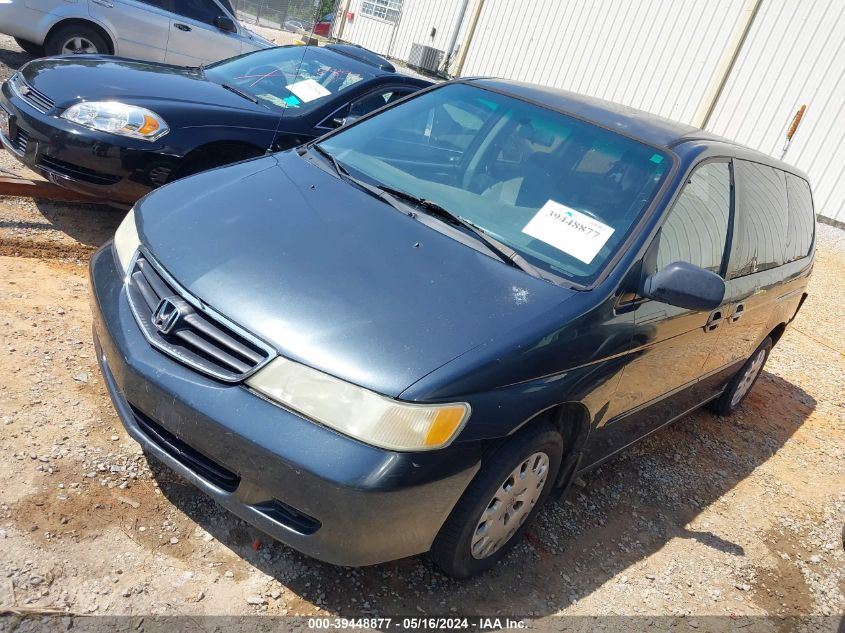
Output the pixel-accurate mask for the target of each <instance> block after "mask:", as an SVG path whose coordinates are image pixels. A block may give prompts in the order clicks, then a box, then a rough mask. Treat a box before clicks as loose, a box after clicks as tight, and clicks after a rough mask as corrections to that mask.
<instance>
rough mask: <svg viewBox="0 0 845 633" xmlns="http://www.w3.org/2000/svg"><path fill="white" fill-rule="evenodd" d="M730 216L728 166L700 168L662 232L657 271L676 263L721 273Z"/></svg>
mask: <svg viewBox="0 0 845 633" xmlns="http://www.w3.org/2000/svg"><path fill="white" fill-rule="evenodd" d="M730 215H731V173H730V166H729V165H728V163H727V162H713V163H705V164H704V165H701V166H700V167H697V168H696V169H695V171H693V172H692V175H691V176H690V178H689V180H687V184H686V185H684V188H683V190H682V191H681V194H680V195H679V196H678V199H677V200H676V201H675V206H674V207H672V210H671V211H670V212H669V217H668V218H666V222H664V224H663V227H662V228H661V230H660V244H659V245H658V247H657V269H658V270H661V269H663V268H665V267H666V266H667V265H669V264H671V263H672V262H688V263H690V264H694V265H696V266H700V267H701V268H705V269H707V270H710V271H712V272H714V273H720V272H721V271H722V260H723V259H724V256H725V244H726V243H727V240H728V224H729V223H730Z"/></svg>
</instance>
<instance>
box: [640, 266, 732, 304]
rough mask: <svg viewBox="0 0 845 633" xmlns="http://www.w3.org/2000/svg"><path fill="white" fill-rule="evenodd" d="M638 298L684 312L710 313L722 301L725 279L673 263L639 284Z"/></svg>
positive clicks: (698, 269)
mask: <svg viewBox="0 0 845 633" xmlns="http://www.w3.org/2000/svg"><path fill="white" fill-rule="evenodd" d="M640 295H642V296H643V297H648V298H649V299H654V300H655V301H660V302H661V303H668V304H669V305H673V306H677V307H678V308H687V309H688V310H701V311H705V310H714V309H716V308H718V307H719V306H720V305H722V300H723V299H724V298H725V280H724V279H722V278H721V277H720V276H719V275H717V274H716V273H713V272H710V271H709V270H704V269H703V268H699V267H698V266H694V265H692V264H689V263H687V262H673V263H671V264H669V265H668V266H666V267H665V268H664V269H663V270H659V271H657V272H656V273H654V274H652V275H649V276H648V277H646V278H645V280H644V281H643V287H642V288H641V289H640Z"/></svg>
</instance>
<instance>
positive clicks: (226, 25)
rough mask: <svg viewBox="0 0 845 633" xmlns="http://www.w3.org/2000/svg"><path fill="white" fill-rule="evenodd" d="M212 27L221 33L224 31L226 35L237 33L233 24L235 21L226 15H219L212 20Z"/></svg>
mask: <svg viewBox="0 0 845 633" xmlns="http://www.w3.org/2000/svg"><path fill="white" fill-rule="evenodd" d="M214 26H216V27H217V28H218V29H220V30H221V31H226V32H227V33H237V32H238V25H237V24H235V21H234V20H233V19H232V18H230V17H229V16H227V15H221V16H219V17H217V18H214Z"/></svg>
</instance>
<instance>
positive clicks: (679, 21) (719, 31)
mask: <svg viewBox="0 0 845 633" xmlns="http://www.w3.org/2000/svg"><path fill="white" fill-rule="evenodd" d="M361 1H362V0H351V3H350V7H349V11H350V12H353V13H354V14H355V19H354V20H353V21H352V22H349V23H347V25H346V27H345V29H344V32H343V35H342V37H343V39H344V40H347V41H351V42H355V43H358V44H361V45H363V46H366V47H368V48H371V49H372V50H375V51H378V52H379V53H382V54H386V55H391V56H393V57H396V58H399V59H405V60H407V58H408V54H409V53H410V49H411V44H413V43H414V42H419V43H422V44H428V45H431V46H434V47H436V48H440V49H441V50H444V51H445V52H446V53H447V54H448V51H446V48H448V44H449V41H450V38H451V36H452V34H453V32H454V29H455V28H461V32H462V33H463V32H464V31H465V30H466V28H467V23H468V21H469V20H468V19H466V20H464V21H463V23H462V24H459V23H460V22H461V20H460V13H461V11H460V9H461V6H462V5H463V3H462V1H461V0H405V1H404V6H403V12H402V18H401V19H400V21H399V23H398V25H394V24H392V23H389V22H385V21H382V20H376V19H373V18H368V17H367V16H364V15H362V14H361ZM477 2H478V0H470V3H469V6H470V10H469V11H468V12H467V18H468V17H469V15H470V14H471V13H472V8H473V7H474V6H476V3H477ZM749 6H750V3H749V2H748V1H747V0H485V2H484V5H483V8H482V11H481V14H480V16H479V21H478V25H477V28H476V31H475V35H474V37H473V39H472V43H471V45H470V48H469V50H468V51H467V56H466V61H465V64H464V67H463V71H462V73H461V74H462V75H464V76H471V75H491V76H498V77H506V78H512V79H517V80H520V81H528V82H535V83H539V84H545V85H551V86H557V87H560V88H565V89H567V90H572V91H575V92H580V93H583V94H588V95H593V96H597V97H600V98H603V99H608V100H610V101H616V102H618V103H623V104H626V105H630V106H633V107H636V108H641V109H643V110H647V111H649V112H654V113H656V114H660V115H663V116H666V117H668V118H671V119H675V120H678V121H683V122H685V123H693V124H695V123H697V122H698V121H699V120H700V116H701V115H702V113H703V111H704V110H706V106H707V103H708V100H709V98H711V97H712V95H713V90H714V89H715V87H716V86H718V84H719V81H720V79H721V73H722V72H723V70H724V64H725V61H726V60H727V59H729V58H730V57H731V54H732V50H733V49H732V47H733V45H735V44H736V42H737V35H738V33H739V32H740V31H741V30H742V26H743V18H744V17H745V16H746V15H749V13H748V9H749ZM432 28H435V29H436V33H435V36H434V37H433V38H432V37H430V35H431V29H432ZM462 40H463V36H461V38H459V40H458V43H459V44H460V43H461V42H462ZM801 104H807V106H808V108H807V112H806V115H805V117H804V121H803V122H802V124H801V126H800V128H799V129H798V132H797V134H796V135H795V138H794V140H793V143H792V145H791V146H790V147H789V150H788V151H787V153H786V155H785V156H784V160H786V161H787V162H789V163H791V164H794V165H796V166H797V167H799V168H801V169H803V170H804V171H806V172H807V173H808V174H809V176H810V181H811V183H812V185H813V189H814V193H815V200H816V211H817V212H818V213H820V214H822V215H824V216H826V217H828V218H832V219H837V220H839V221H842V222H845V125H844V124H843V123H842V120H843V115H845V0H762V3H761V6H760V10H759V12H758V13H757V16H756V18H755V20H754V23H753V25H752V27H751V29H750V31H749V33H748V36H747V38H746V39H745V42H744V43H743V46H742V48H741V49H740V52H739V55H738V57H737V59H736V63H735V65H734V67H733V70H732V72H731V74H730V75H729V77H728V80H727V82H726V84H725V86H724V89H723V90H722V93H721V96H720V98H719V100H718V101H717V103H716V107H715V109H714V110H713V114H712V116H711V118H710V121H709V123H708V125H707V128H708V129H709V130H712V131H714V132H716V133H717V134H721V135H723V136H726V137H728V138H731V139H735V140H737V141H739V142H741V143H744V144H746V145H749V146H751V147H754V148H756V149H759V150H762V151H764V152H767V153H769V154H771V155H773V156H776V157H778V158H780V156H781V153H782V148H783V144H784V141H785V133H786V130H787V128H788V126H789V124H790V122H791V120H792V117H793V115H794V114H795V112H796V110H797V109H798V107H799V106H800V105H801Z"/></svg>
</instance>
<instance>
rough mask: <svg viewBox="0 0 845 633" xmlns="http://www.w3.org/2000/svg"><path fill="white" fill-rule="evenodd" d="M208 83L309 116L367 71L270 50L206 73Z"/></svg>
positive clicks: (349, 62)
mask: <svg viewBox="0 0 845 633" xmlns="http://www.w3.org/2000/svg"><path fill="white" fill-rule="evenodd" d="M204 72H205V76H206V77H207V78H208V79H210V80H211V81H214V82H217V83H219V84H224V85H227V86H230V87H233V88H235V89H237V90H238V91H239V92H242V93H244V94H246V95H248V96H249V97H251V98H255V99H257V100H258V101H259V102H261V103H264V104H266V105H268V106H270V107H271V108H276V109H279V110H288V109H294V110H296V112H297V113H305V112H308V111H311V110H313V109H315V108H317V107H319V106H321V105H322V104H324V103H325V102H326V101H327V100H328V99H329V98H330V97H331V96H332V95H336V94H339V93H341V92H343V91H345V90H347V89H349V88H350V87H351V86H354V85H355V84H357V83H358V82H360V81H364V80H366V79H371V78H372V77H374V75H373V73H371V72H369V70H368V69H367V67H366V66H364V65H363V64H360V63H358V62H356V61H355V60H353V59H349V58H346V57H344V56H343V55H340V54H338V53H333V52H331V51H324V50H321V49H319V48H317V47H313V46H284V47H279V48H270V49H266V50H262V51H258V52H255V53H251V54H249V55H242V56H240V57H235V58H234V59H230V60H225V61H222V62H219V63H217V64H213V65H211V66H207V67H206V68H205V69H204Z"/></svg>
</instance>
